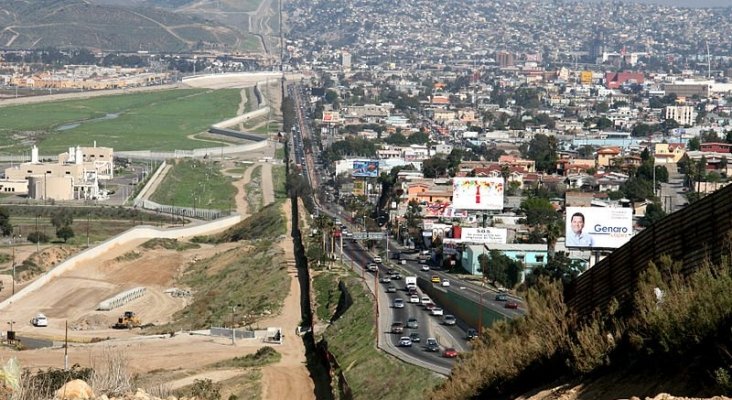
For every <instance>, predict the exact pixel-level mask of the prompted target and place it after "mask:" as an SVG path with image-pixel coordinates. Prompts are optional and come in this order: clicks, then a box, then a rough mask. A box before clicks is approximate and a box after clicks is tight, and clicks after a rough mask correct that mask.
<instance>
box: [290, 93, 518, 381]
mask: <svg viewBox="0 0 732 400" xmlns="http://www.w3.org/2000/svg"><path fill="white" fill-rule="evenodd" d="M287 90H288V94H289V95H290V96H292V97H293V99H294V100H295V111H296V113H297V119H298V124H299V127H293V129H292V132H291V134H292V135H291V136H292V144H293V157H294V158H293V160H294V161H295V163H297V164H298V165H299V166H300V167H301V169H302V174H303V176H304V177H305V178H306V179H307V180H308V182H309V183H310V186H311V188H312V192H313V195H314V197H315V198H316V204H317V188H318V186H319V171H318V170H317V169H316V164H315V161H314V153H315V154H316V155H317V152H318V151H319V150H318V149H306V148H305V146H304V141H305V139H306V138H307V139H310V142H311V143H312V144H314V143H315V142H314V140H313V139H312V135H311V134H310V127H309V124H308V123H307V118H306V115H305V106H304V104H303V97H304V93H303V92H302V90H301V88H300V87H299V86H297V87H296V86H294V85H290V86H288V88H287ZM313 147H315V146H313ZM330 206H331V205H330V204H319V205H317V207H318V209H319V211H320V212H322V213H324V214H326V215H329V216H330V217H332V218H333V219H340V220H341V221H344V222H345V223H347V224H348V222H346V221H349V220H350V218H349V217H348V216H346V215H341V214H339V213H338V211H337V210H335V209H334V208H331V207H330ZM348 228H349V229H353V228H354V226H352V225H351V224H348ZM392 243H393V242H392ZM343 244H344V246H343V249H342V256H343V257H342V260H343V262H344V263H346V265H350V266H351V268H352V269H353V270H354V272H356V273H357V274H360V275H361V276H362V277H363V278H364V281H365V283H366V284H367V285H368V287H369V288H370V289H371V291H372V293H377V296H378V305H379V307H378V329H379V331H380V334H379V339H378V340H379V342H378V346H379V348H381V349H382V350H384V351H386V352H388V353H390V354H393V355H394V356H396V357H398V358H400V359H402V360H404V361H406V362H409V363H412V364H415V365H420V366H422V367H425V368H429V369H431V370H432V371H435V372H437V373H440V374H443V375H448V374H449V373H450V370H451V368H452V365H453V363H454V359H451V358H444V357H442V351H443V350H444V349H445V348H447V347H452V348H455V349H456V350H457V351H458V352H465V351H469V349H470V346H469V343H468V342H467V341H466V340H465V336H466V330H467V329H468V328H477V327H476V326H472V327H469V326H468V325H467V324H466V323H465V322H464V321H461V320H459V319H458V321H457V324H456V325H454V326H446V325H443V324H442V317H439V316H431V315H430V314H429V313H428V311H427V310H426V309H425V308H424V307H423V306H422V305H418V304H411V303H409V302H408V299H409V295H408V292H407V291H406V290H405V284H404V280H403V279H402V280H396V281H394V282H391V283H379V282H378V276H377V275H378V274H380V275H381V276H384V275H385V274H388V273H389V272H390V270H392V269H394V270H397V271H399V272H401V275H402V276H419V277H422V278H424V279H426V280H427V281H429V280H430V278H431V277H432V276H433V275H437V276H439V277H440V278H441V279H447V280H449V281H450V282H451V285H450V286H449V287H440V289H441V290H446V291H456V292H460V294H461V295H462V296H463V297H466V298H469V299H471V300H473V301H474V302H476V303H478V304H481V303H482V304H484V306H485V307H487V308H489V309H491V310H493V311H494V312H496V313H498V314H500V315H503V316H505V317H506V318H516V317H519V316H521V315H523V314H524V313H525V311H524V309H523V306H522V305H521V303H520V299H518V298H512V300H514V301H516V302H518V303H519V308H518V309H506V308H504V305H505V302H497V301H495V300H494V298H495V294H496V293H497V292H496V291H495V290H490V289H486V288H484V287H481V285H480V284H477V283H474V282H469V281H461V280H458V279H456V277H455V275H454V274H449V273H447V272H445V271H442V270H440V269H437V268H436V267H434V266H431V267H430V269H429V270H428V271H422V268H423V265H422V264H419V262H418V261H417V260H416V254H414V255H413V256H411V257H407V258H406V259H405V261H404V263H403V264H402V263H400V264H398V265H394V264H392V263H391V260H386V259H385V260H383V262H384V263H383V264H380V265H379V271H378V274H374V273H371V272H366V271H365V266H366V265H367V264H368V263H370V262H372V260H373V255H372V254H370V253H368V252H367V251H365V249H364V248H363V247H362V246H361V244H360V243H358V241H355V240H348V239H346V240H344V241H343ZM392 250H394V251H399V252H406V251H408V249H406V248H403V247H401V246H399V245H396V244H394V245H393V246H392ZM390 285H394V286H395V287H396V288H397V291H396V293H387V292H386V287H388V286H390ZM423 295H424V293H422V291H421V290H419V296H420V297H422V296H423ZM481 297H482V300H483V301H482V302H481ZM396 298H402V299H403V300H404V301H405V307H404V308H394V307H392V304H393V302H394V299H396ZM437 305H438V306H441V307H442V305H441V304H437ZM443 308H445V307H443ZM444 313H445V314H451V311H450V310H448V309H445V310H444ZM409 318H416V319H417V321H418V323H419V327H418V328H417V329H410V328H406V322H407V320H408V319H409ZM394 322H403V323H404V325H405V329H404V333H403V334H393V333H391V325H392V323H394ZM412 332H417V333H419V336H420V339H421V340H420V342H419V343H414V344H413V345H412V346H411V347H399V339H400V338H401V337H402V336H409V334H410V333H412ZM428 337H434V338H436V339H437V341H438V343H439V345H440V351H438V352H428V351H427V350H426V348H425V341H426V338H428Z"/></svg>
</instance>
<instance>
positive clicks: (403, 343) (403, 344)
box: [399, 336, 412, 347]
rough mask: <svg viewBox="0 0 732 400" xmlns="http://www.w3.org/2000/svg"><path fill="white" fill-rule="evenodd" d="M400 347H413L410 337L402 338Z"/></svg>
mask: <svg viewBox="0 0 732 400" xmlns="http://www.w3.org/2000/svg"><path fill="white" fill-rule="evenodd" d="M399 347H412V339H410V338H409V336H402V337H401V338H400V339H399Z"/></svg>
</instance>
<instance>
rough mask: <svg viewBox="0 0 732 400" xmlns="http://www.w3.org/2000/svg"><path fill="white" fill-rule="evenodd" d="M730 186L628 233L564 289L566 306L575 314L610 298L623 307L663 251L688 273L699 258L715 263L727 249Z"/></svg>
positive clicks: (583, 313) (730, 219)
mask: <svg viewBox="0 0 732 400" xmlns="http://www.w3.org/2000/svg"><path fill="white" fill-rule="evenodd" d="M731 229H732V186H727V187H725V188H723V189H720V190H718V191H717V192H715V193H713V194H711V195H709V196H706V197H704V198H703V199H701V200H700V201H698V202H696V203H694V204H692V205H690V206H688V207H686V208H684V209H683V210H680V211H678V212H675V213H673V214H671V215H669V216H668V217H666V218H664V219H662V220H661V221H659V222H657V223H656V224H654V225H653V226H651V227H649V228H648V229H646V230H644V231H642V232H640V233H639V234H638V235H636V236H635V237H633V238H632V239H631V240H630V241H629V242H628V243H627V244H625V245H624V246H622V247H620V248H619V249H617V250H615V251H614V252H613V253H612V254H611V255H610V256H608V257H607V258H605V259H604V260H602V261H600V262H599V263H597V265H595V266H594V267H592V268H591V269H590V270H588V271H587V272H585V273H584V274H582V275H581V276H580V277H578V278H577V279H576V280H575V281H574V282H573V283H572V284H570V285H569V286H568V287H567V288H566V290H565V299H566V302H567V304H568V305H569V307H570V309H572V310H574V311H575V312H577V314H578V315H579V316H581V317H585V316H589V315H590V314H591V313H592V312H593V311H594V310H595V309H601V310H602V309H604V308H605V307H606V306H607V304H608V303H609V301H610V300H611V299H612V298H613V297H615V298H616V299H617V300H618V301H619V302H620V304H621V306H625V307H627V306H629V304H630V301H631V300H632V294H633V292H634V290H635V288H636V287H637V282H638V277H639V276H640V274H641V272H643V271H644V270H646V268H647V267H648V264H649V263H650V262H651V261H658V260H659V259H660V258H661V257H662V256H663V255H668V256H670V257H671V258H672V259H673V260H674V261H680V262H683V264H684V272H686V273H689V272H691V271H693V270H694V269H695V268H697V267H698V266H699V265H701V264H702V263H703V262H704V261H707V260H708V261H710V262H712V263H718V262H719V261H720V260H721V258H722V256H724V255H727V254H728V253H729V244H730V243H729V237H728V232H730V230H731Z"/></svg>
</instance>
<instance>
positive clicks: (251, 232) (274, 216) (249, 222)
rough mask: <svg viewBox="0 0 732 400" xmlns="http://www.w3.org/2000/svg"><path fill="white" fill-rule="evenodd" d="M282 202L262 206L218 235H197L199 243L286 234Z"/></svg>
mask: <svg viewBox="0 0 732 400" xmlns="http://www.w3.org/2000/svg"><path fill="white" fill-rule="evenodd" d="M281 206H282V203H280V202H274V203H272V204H268V205H267V206H265V207H262V209H261V210H259V212H257V213H256V214H254V215H252V216H250V217H249V218H247V219H245V220H244V221H241V222H239V223H238V224H236V225H234V226H232V227H231V228H229V229H227V230H226V231H224V232H222V233H220V234H218V235H210V236H196V237H195V238H194V241H195V242H197V243H226V242H238V241H240V240H259V241H264V242H267V241H273V240H274V239H276V238H278V237H279V236H281V235H284V234H285V230H286V226H287V225H286V223H287V222H286V221H285V216H284V215H282V211H281V210H280V208H281Z"/></svg>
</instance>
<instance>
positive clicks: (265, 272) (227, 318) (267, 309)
mask: <svg viewBox="0 0 732 400" xmlns="http://www.w3.org/2000/svg"><path fill="white" fill-rule="evenodd" d="M178 284H179V285H181V286H185V287H190V288H191V290H192V291H193V293H194V295H193V302H192V303H191V304H189V305H188V306H186V307H185V308H184V309H183V310H181V311H179V312H177V313H176V314H175V315H173V320H174V321H175V322H173V323H170V324H167V325H162V326H158V327H155V328H154V329H153V331H154V332H169V331H177V330H180V329H184V330H187V329H203V328H209V327H211V326H231V325H232V324H234V325H235V326H240V327H241V326H250V325H251V324H256V320H257V319H258V318H259V317H263V316H265V315H269V314H270V313H275V314H276V313H277V312H279V310H280V309H281V308H282V304H283V302H284V300H285V296H286V295H287V293H288V292H289V287H290V278H289V276H288V275H287V268H286V265H285V264H284V260H283V258H282V251H281V250H280V249H278V248H277V247H276V246H275V245H274V243H273V242H271V241H270V242H258V243H257V244H256V245H254V246H240V247H237V248H234V249H231V250H228V251H224V252H221V253H219V254H217V255H215V256H213V257H211V258H207V259H205V260H201V261H198V262H196V263H195V264H193V265H191V266H190V267H189V268H188V270H187V271H186V272H185V273H184V274H183V276H182V278H181V279H180V280H179V282H178ZM252 326H253V327H255V326H256V325H252Z"/></svg>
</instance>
